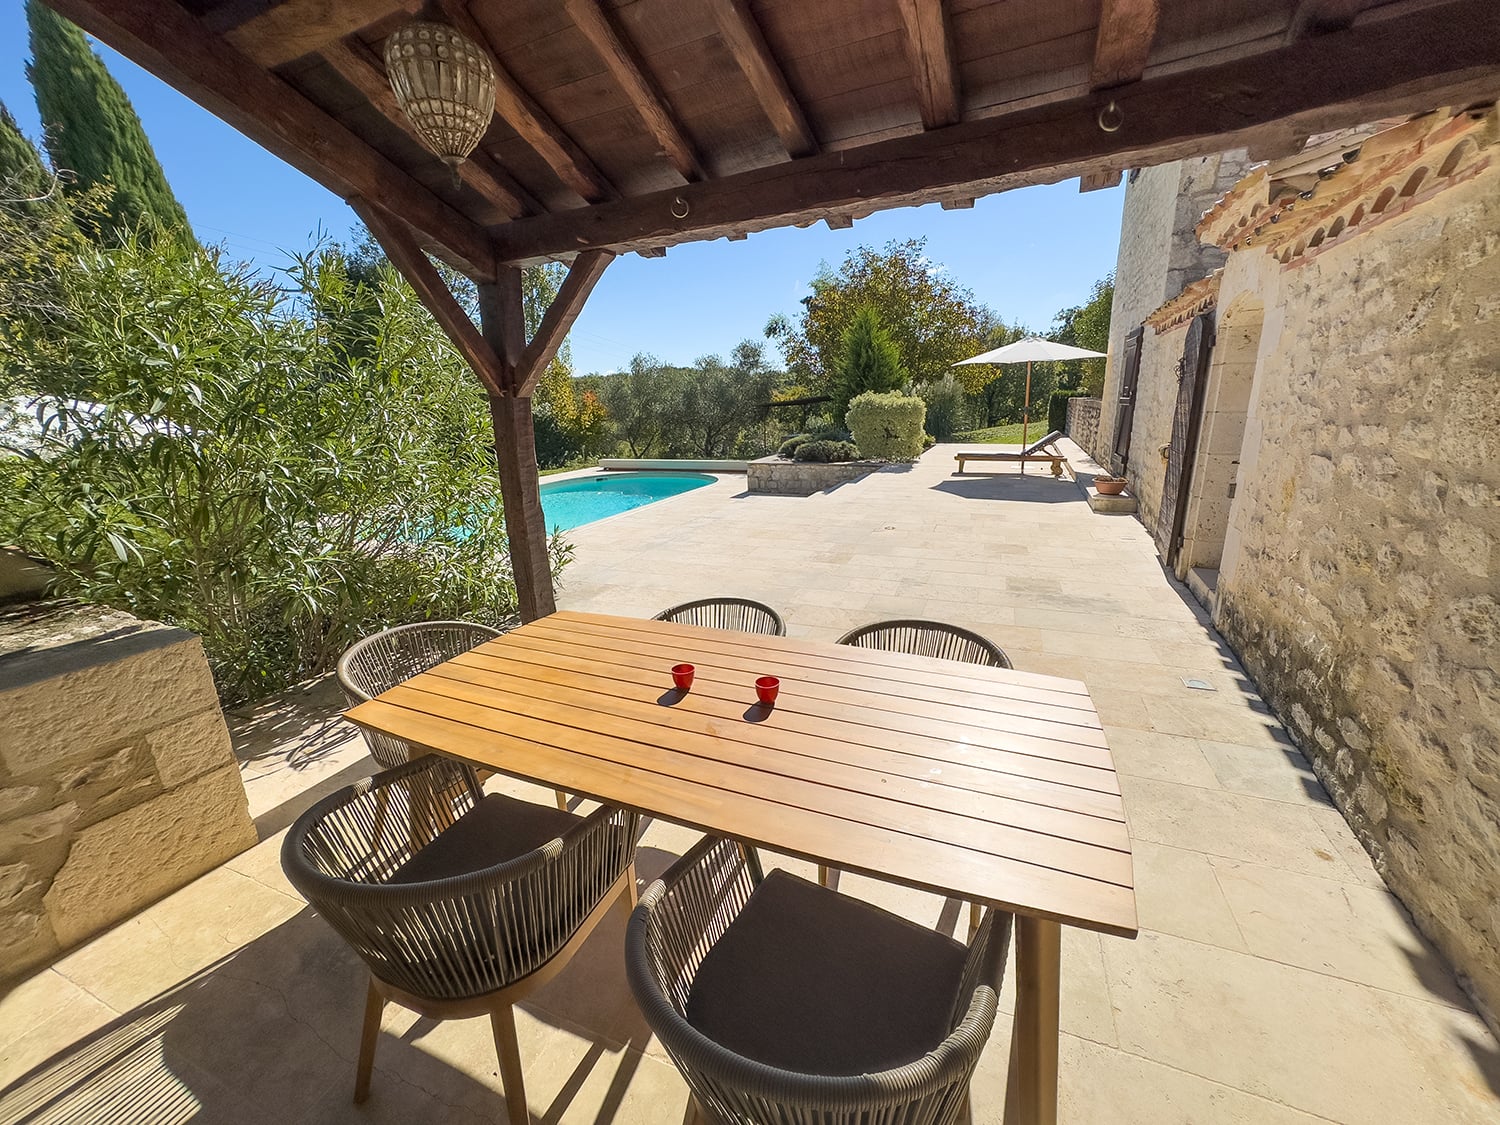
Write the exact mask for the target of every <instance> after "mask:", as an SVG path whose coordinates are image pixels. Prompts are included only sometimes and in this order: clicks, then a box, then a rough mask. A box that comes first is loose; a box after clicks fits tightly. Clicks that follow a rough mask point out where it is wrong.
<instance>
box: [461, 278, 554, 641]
mask: <svg viewBox="0 0 1500 1125" xmlns="http://www.w3.org/2000/svg"><path fill="white" fill-rule="evenodd" d="M479 319H480V326H481V328H482V330H483V332H484V336H485V339H486V340H488V341H489V343H490V346H491V347H492V348H494V350H495V353H496V354H497V355H498V356H499V357H500V362H501V364H502V365H503V366H504V367H505V369H506V370H507V372H509V384H508V385H507V386H506V388H505V393H503V394H495V393H493V392H491V394H490V420H491V421H492V422H493V423H494V427H495V462H496V467H497V468H498V469H499V472H500V500H501V502H502V503H503V504H504V505H505V534H506V537H507V539H508V540H509V542H510V565H511V568H512V571H513V572H514V574H515V580H516V601H517V603H518V604H519V607H520V611H521V620H522V621H535V620H536V619H537V618H538V617H546V616H547V615H548V614H549V613H555V612H556V611H557V602H556V600H555V598H554V597H553V593H552V557H551V553H550V552H549V551H548V550H547V523H546V520H545V519H544V518H543V516H542V494H541V490H540V488H539V482H538V480H537V467H536V434H535V432H534V431H533V429H532V420H531V392H530V391H529V390H528V391H527V392H526V393H525V394H517V393H516V391H517V386H516V383H515V375H516V370H517V368H518V366H519V365H520V362H521V356H522V353H523V352H524V351H525V349H526V318H525V314H524V312H523V311H522V306H521V271H520V270H519V269H503V270H501V271H500V276H499V277H498V278H497V279H496V280H495V281H494V283H493V284H485V285H480V286H479Z"/></svg>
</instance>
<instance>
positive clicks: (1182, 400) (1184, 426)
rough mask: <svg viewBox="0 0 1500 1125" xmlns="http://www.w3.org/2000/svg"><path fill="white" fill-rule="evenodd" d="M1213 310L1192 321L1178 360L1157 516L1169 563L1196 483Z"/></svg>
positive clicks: (1178, 544) (1158, 546)
mask: <svg viewBox="0 0 1500 1125" xmlns="http://www.w3.org/2000/svg"><path fill="white" fill-rule="evenodd" d="M1213 346H1214V318H1213V313H1203V314H1201V315H1200V316H1197V317H1195V318H1194V319H1193V323H1192V324H1190V325H1188V331H1187V342H1186V343H1185V344H1184V345H1183V349H1182V359H1181V360H1179V361H1178V363H1177V409H1176V411H1175V412H1174V413H1173V415H1172V444H1171V448H1170V451H1169V453H1168V455H1167V475H1166V479H1165V480H1164V481H1163V482H1162V490H1161V510H1160V511H1159V512H1158V513H1157V516H1156V549H1157V550H1158V551H1159V552H1160V553H1161V557H1162V559H1163V560H1164V561H1165V562H1166V564H1167V565H1168V566H1171V565H1172V564H1173V563H1174V562H1176V561H1177V552H1178V550H1179V549H1180V548H1181V546H1182V523H1183V517H1184V516H1185V515H1186V514H1187V498H1188V492H1189V487H1190V485H1191V483H1192V465H1193V459H1194V457H1195V456H1196V455H1197V451H1198V430H1199V427H1200V425H1201V423H1202V421H1203V390H1204V386H1205V384H1206V383H1207V382H1208V361H1209V359H1210V357H1211V356H1212V355H1213Z"/></svg>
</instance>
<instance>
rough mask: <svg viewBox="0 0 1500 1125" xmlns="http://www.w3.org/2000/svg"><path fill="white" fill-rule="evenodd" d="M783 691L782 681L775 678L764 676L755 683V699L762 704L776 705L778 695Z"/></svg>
mask: <svg viewBox="0 0 1500 1125" xmlns="http://www.w3.org/2000/svg"><path fill="white" fill-rule="evenodd" d="M780 690H781V681H780V680H778V679H777V678H776V677H775V676H762V677H761V678H760V679H758V680H756V681H755V698H757V699H759V700H760V701H761V702H762V703H775V702H776V693H777V692H779V691H780Z"/></svg>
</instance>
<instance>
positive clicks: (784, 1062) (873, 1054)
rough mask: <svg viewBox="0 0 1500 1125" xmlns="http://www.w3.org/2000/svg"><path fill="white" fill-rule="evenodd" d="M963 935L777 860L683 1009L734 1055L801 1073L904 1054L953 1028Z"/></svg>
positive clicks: (884, 1064)
mask: <svg viewBox="0 0 1500 1125" xmlns="http://www.w3.org/2000/svg"><path fill="white" fill-rule="evenodd" d="M966 953H967V951H966V950H965V948H964V946H962V945H960V944H959V943H958V942H956V941H953V940H952V939H951V938H947V937H944V936H943V935H942V934H939V933H935V932H933V931H932V930H928V929H925V928H923V927H922V926H918V925H916V924H915V923H913V922H908V921H907V920H906V919H905V918H898V917H897V916H896V915H894V914H891V913H889V912H887V911H884V910H881V909H880V908H879V907H875V906H871V905H869V904H868V903H864V902H860V901H859V900H858V899H853V898H849V897H848V896H847V895H841V894H839V893H838V892H837V891H831V890H829V889H827V888H826V887H820V886H818V885H817V884H816V883H810V882H808V881H807V880H806V879H799V878H797V877H796V876H795V875H789V874H787V873H786V872H784V871H773V872H771V873H770V874H769V875H767V876H766V878H765V880H764V881H763V882H762V883H761V884H760V886H759V887H757V888H756V889H755V892H754V893H753V894H752V895H751V896H750V900H749V902H747V903H746V904H745V908H744V909H743V910H742V911H740V913H739V916H738V917H736V918H735V920H734V922H733V923H731V924H730V927H729V929H728V931H727V932H726V933H725V934H724V936H723V937H722V938H720V939H719V941H718V942H717V943H716V944H715V945H714V947H713V949H711V950H710V951H709V953H708V956H706V957H705V958H704V959H703V964H702V966H701V967H700V968H699V970H698V974H697V976H696V978H695V979H694V981H693V987H692V990H691V992H690V993H689V995H688V1003H687V1019H688V1022H689V1023H691V1024H692V1025H693V1026H694V1027H695V1028H697V1029H698V1030H699V1031H701V1032H702V1033H703V1034H704V1035H706V1036H708V1037H709V1038H710V1039H712V1040H714V1041H715V1042H716V1043H719V1044H721V1045H722V1046H724V1047H727V1048H729V1049H730V1050H731V1051H734V1052H735V1053H736V1054H740V1055H743V1056H745V1057H746V1058H750V1059H755V1060H756V1061H758V1062H762V1063H766V1064H768V1065H770V1066H776V1067H781V1068H782V1069H784V1070H792V1071H798V1072H801V1073H804V1074H820V1075H849V1074H866V1073H870V1072H872V1071H877V1070H887V1069H889V1068H891V1067H894V1066H901V1065H904V1064H905V1063H909V1062H912V1061H914V1060H916V1059H918V1058H921V1057H922V1055H924V1054H926V1053H927V1052H928V1051H930V1050H932V1049H933V1048H934V1047H936V1046H937V1045H938V1044H939V1043H940V1042H942V1040H943V1039H944V1038H946V1037H947V1035H948V1033H949V1032H950V1031H952V1030H953V1007H954V1000H955V999H956V997H957V994H958V985H959V978H960V976H961V974H962V973H963V966H964V958H965V956H966Z"/></svg>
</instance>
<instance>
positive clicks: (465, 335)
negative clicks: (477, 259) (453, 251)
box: [349, 196, 510, 395]
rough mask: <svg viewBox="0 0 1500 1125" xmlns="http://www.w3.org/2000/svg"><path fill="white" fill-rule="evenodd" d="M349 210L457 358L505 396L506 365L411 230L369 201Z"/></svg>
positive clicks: (356, 202) (352, 202) (507, 384)
mask: <svg viewBox="0 0 1500 1125" xmlns="http://www.w3.org/2000/svg"><path fill="white" fill-rule="evenodd" d="M349 206H350V207H352V208H354V213H355V214H356V215H358V216H359V217H360V220H361V221H362V222H363V223H364V224H365V226H366V227H368V228H369V229H370V233H371V234H372V235H374V237H375V241H376V242H377V243H379V244H380V248H381V249H382V250H384V251H385V256H386V257H387V258H389V259H390V260H391V264H392V265H394V266H395V267H396V269H398V270H399V271H400V272H401V276H402V277H404V278H406V280H407V281H408V282H409V283H410V284H411V287H412V288H413V289H415V290H416V293H417V298H418V299H419V300H420V301H421V302H422V304H423V306H424V307H425V308H426V309H427V311H428V312H430V313H431V314H432V318H433V319H434V320H436V321H437V322H438V326H439V327H440V328H442V330H443V333H444V334H445V335H446V336H447V337H448V339H449V340H450V341H451V342H452V344H453V346H454V347H455V348H456V349H458V353H459V354H460V355H462V356H463V357H464V359H465V360H466V361H467V362H468V364H469V366H470V367H472V368H473V369H474V374H475V375H476V376H478V377H479V381H480V382H481V383H483V384H484V388H485V390H487V391H489V392H490V393H491V394H494V395H502V394H505V393H506V391H507V390H508V389H509V387H510V380H509V375H508V373H507V372H506V369H505V364H504V363H503V362H502V361H501V359H500V356H499V355H497V354H496V352H495V349H494V348H493V347H491V346H490V342H489V341H488V340H486V339H485V338H484V335H483V334H482V333H481V332H480V331H479V327H478V325H476V324H475V323H474V322H473V321H472V320H470V319H469V314H468V313H466V312H464V308H463V306H462V305H460V304H459V303H458V298H456V297H454V296H453V292H452V290H450V289H449V288H448V283H447V282H445V281H444V280H443V275H442V274H440V273H439V272H438V270H437V267H436V266H434V265H433V264H432V263H431V262H430V261H428V260H427V255H426V254H424V253H423V252H422V248H421V247H420V246H419V245H417V240H416V239H415V238H413V237H412V233H411V230H410V229H409V228H408V227H407V226H406V224H405V223H403V222H401V220H400V219H397V218H395V217H394V216H392V215H390V214H388V213H387V212H386V211H385V210H384V209H382V208H381V207H378V206H376V205H375V204H373V203H371V202H370V201H369V200H368V199H362V198H360V197H359V196H354V197H352V198H351V199H350V200H349Z"/></svg>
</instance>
